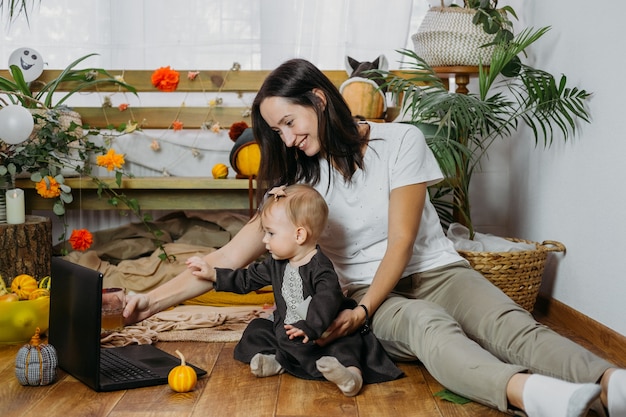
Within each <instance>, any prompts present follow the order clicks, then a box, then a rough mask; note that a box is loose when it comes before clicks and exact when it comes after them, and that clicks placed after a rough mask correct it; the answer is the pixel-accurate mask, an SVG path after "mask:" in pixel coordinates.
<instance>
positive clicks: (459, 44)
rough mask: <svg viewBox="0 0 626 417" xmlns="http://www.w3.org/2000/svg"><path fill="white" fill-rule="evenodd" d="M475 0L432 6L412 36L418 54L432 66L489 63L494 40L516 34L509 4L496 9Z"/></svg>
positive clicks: (493, 6)
mask: <svg viewBox="0 0 626 417" xmlns="http://www.w3.org/2000/svg"><path fill="white" fill-rule="evenodd" d="M474 3H475V2H472V1H466V2H464V4H465V6H464V7H460V6H459V7H444V1H443V0H442V1H441V7H431V8H430V9H429V10H428V12H426V15H425V16H424V20H423V21H422V24H421V25H420V27H419V28H418V30H417V33H415V34H414V35H413V36H411V39H412V40H413V45H414V49H415V53H416V54H417V55H418V56H419V57H421V58H422V59H424V61H426V63H427V64H428V65H430V66H431V67H440V66H478V65H481V64H482V65H489V64H490V60H491V56H492V54H493V51H494V45H493V44H494V42H496V41H497V40H498V38H500V37H503V36H504V37H512V33H511V32H510V31H509V28H510V26H511V23H510V21H509V20H508V19H507V17H506V13H507V12H508V13H514V12H512V9H510V8H509V7H504V8H502V9H497V10H496V9H495V4H497V2H494V5H491V4H489V5H484V4H481V3H476V4H474Z"/></svg>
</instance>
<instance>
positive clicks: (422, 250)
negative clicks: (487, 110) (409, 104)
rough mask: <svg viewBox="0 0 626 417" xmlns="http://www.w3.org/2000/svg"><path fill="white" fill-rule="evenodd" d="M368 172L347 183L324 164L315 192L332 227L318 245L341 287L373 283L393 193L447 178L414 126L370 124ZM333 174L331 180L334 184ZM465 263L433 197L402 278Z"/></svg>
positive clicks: (367, 153)
mask: <svg viewBox="0 0 626 417" xmlns="http://www.w3.org/2000/svg"><path fill="white" fill-rule="evenodd" d="M369 125H370V141H369V146H368V149H367V151H366V153H365V160H364V166H365V169H364V170H357V172H356V173H355V174H354V176H353V177H352V182H351V183H347V182H345V181H344V179H343V178H342V177H341V175H340V174H339V173H337V171H335V170H334V169H331V170H330V173H329V166H328V164H327V163H326V161H325V160H320V164H321V176H320V181H319V183H318V184H317V185H316V186H315V188H316V189H317V190H318V191H319V192H320V193H321V194H322V195H323V196H324V198H325V200H326V202H327V204H328V208H329V218H328V225H327V226H326V229H325V230H324V233H323V234H322V237H321V238H320V240H319V244H320V246H321V248H322V250H323V251H324V253H326V255H328V257H329V258H330V259H331V260H332V261H333V264H334V265H335V269H336V270H337V273H338V275H339V280H340V283H341V285H342V287H345V286H347V285H349V284H371V282H372V279H373V277H374V274H375V273H376V270H377V269H378V266H379V264H380V261H381V260H382V257H383V255H384V254H385V250H386V248H387V234H388V212H389V197H390V193H391V190H393V189H394V188H398V187H402V186H406V185H411V184H419V183H426V184H428V185H432V184H435V183H437V182H439V181H440V180H441V179H442V177H443V176H442V173H441V170H440V168H439V165H438V164H437V160H436V159H435V157H434V155H433V154H432V152H431V150H430V149H429V148H428V145H427V144H426V140H425V139H424V135H423V134H422V132H421V131H420V130H419V129H417V128H416V127H415V126H412V125H409V124H402V123H370V124H369ZM329 175H331V176H332V178H331V179H330V180H329ZM461 260H463V258H462V257H460V256H459V254H458V253H457V252H456V251H455V250H454V247H453V245H452V242H451V241H450V240H449V239H448V238H447V237H445V235H444V233H443V230H442V228H441V226H440V223H439V216H438V215H437V212H436V211H435V208H434V207H433V205H432V204H431V202H430V200H429V198H428V196H427V197H426V204H425V206H424V211H423V213H422V219H421V222H420V227H419V232H418V234H417V238H416V240H415V244H414V246H413V255H412V257H411V259H410V261H409V263H408V265H407V267H406V269H405V273H404V274H403V276H406V275H409V274H412V273H415V272H422V271H427V270H430V269H433V268H436V267H439V266H443V265H447V264H450V263H453V262H458V261H461Z"/></svg>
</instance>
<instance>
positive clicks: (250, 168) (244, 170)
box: [235, 143, 261, 178]
mask: <svg viewBox="0 0 626 417" xmlns="http://www.w3.org/2000/svg"><path fill="white" fill-rule="evenodd" d="M235 161H236V164H237V170H238V171H237V172H239V174H240V176H243V177H245V178H249V177H255V176H256V175H257V174H258V173H259V166H260V165H261V148H260V147H259V145H258V144H256V143H247V144H245V145H243V146H242V147H241V148H240V149H239V151H238V152H237V155H236V156H235Z"/></svg>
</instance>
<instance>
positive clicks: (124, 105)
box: [117, 103, 128, 111]
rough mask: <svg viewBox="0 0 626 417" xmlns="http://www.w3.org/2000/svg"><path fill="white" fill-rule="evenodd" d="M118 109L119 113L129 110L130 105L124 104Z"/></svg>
mask: <svg viewBox="0 0 626 417" xmlns="http://www.w3.org/2000/svg"><path fill="white" fill-rule="evenodd" d="M117 108H118V109H119V111H124V110H126V109H127V108H128V103H122V104H120V105H119V106H117Z"/></svg>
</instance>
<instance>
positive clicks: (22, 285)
mask: <svg viewBox="0 0 626 417" xmlns="http://www.w3.org/2000/svg"><path fill="white" fill-rule="evenodd" d="M37 288H38V284H37V280H36V279H35V278H33V277H31V276H30V275H27V274H21V275H18V276H16V277H15V278H13V282H11V292H13V293H15V294H17V296H18V297H19V298H20V300H28V296H29V295H30V293H31V292H33V291H35V290H36V289H37Z"/></svg>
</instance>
